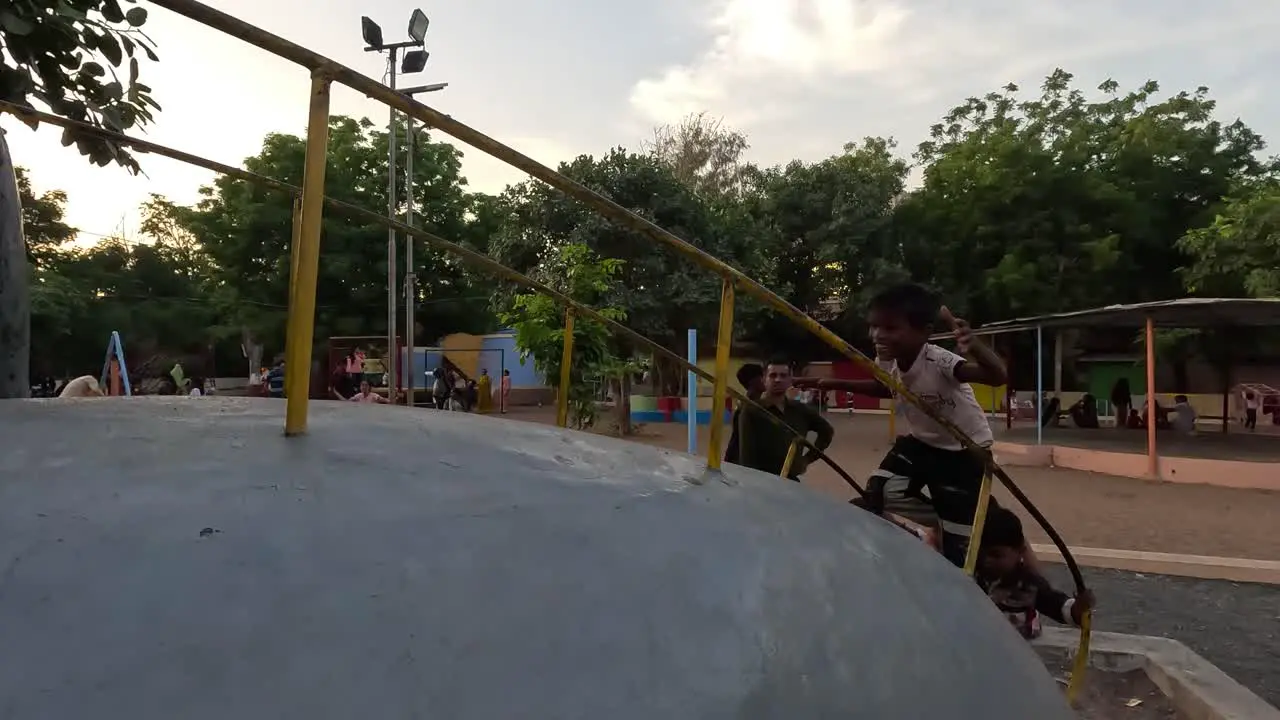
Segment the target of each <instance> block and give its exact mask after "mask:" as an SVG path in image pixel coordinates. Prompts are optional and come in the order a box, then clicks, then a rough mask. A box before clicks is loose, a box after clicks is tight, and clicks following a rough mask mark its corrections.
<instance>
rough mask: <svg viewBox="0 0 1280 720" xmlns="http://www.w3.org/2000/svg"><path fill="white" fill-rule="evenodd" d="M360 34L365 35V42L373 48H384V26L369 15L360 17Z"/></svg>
mask: <svg viewBox="0 0 1280 720" xmlns="http://www.w3.org/2000/svg"><path fill="white" fill-rule="evenodd" d="M360 34H361V35H362V36H364V44H365V45H366V46H368V47H369V49H371V50H381V49H382V28H381V27H379V26H378V23H376V22H374V21H373V20H371V19H369V16H368V15H364V16H362V17H361V18H360Z"/></svg>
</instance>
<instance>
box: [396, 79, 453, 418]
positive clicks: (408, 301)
mask: <svg viewBox="0 0 1280 720" xmlns="http://www.w3.org/2000/svg"><path fill="white" fill-rule="evenodd" d="M427 55H428V56H430V53H427ZM447 87H449V83H431V84H430V85H417V86H415V87H411V88H405V89H404V90H401V91H400V92H401V94H403V95H407V96H409V97H413V96H414V95H417V94H419V93H429V92H437V91H439V90H443V89H445V88H447ZM407 122H408V129H407V131H406V132H405V140H406V142H405V145H407V146H408V147H406V148H405V159H404V188H405V210H404V224H405V225H408V226H409V227H413V149H414V145H415V143H416V142H417V139H418V136H417V134H415V133H414V131H413V118H412V117H410V118H407ZM404 264H405V272H404V356H405V366H406V367H407V368H408V369H407V370H406V371H405V381H404V386H405V392H406V393H408V398H409V399H408V400H407V403H408V404H409V406H410V407H412V406H413V400H414V395H413V381H414V376H415V375H417V371H416V370H415V368H414V365H413V341H414V338H413V335H414V333H415V332H416V330H417V322H416V319H417V312H416V309H417V300H418V275H417V273H415V272H414V271H413V267H414V265H413V236H412V235H410V236H409V237H407V238H405V239H404Z"/></svg>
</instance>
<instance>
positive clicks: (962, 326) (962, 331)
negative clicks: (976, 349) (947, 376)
mask: <svg viewBox="0 0 1280 720" xmlns="http://www.w3.org/2000/svg"><path fill="white" fill-rule="evenodd" d="M938 317H939V318H941V320H942V322H943V324H944V325H946V327H949V328H951V330H952V331H953V332H954V333H955V334H956V349H957V350H959V351H960V354H961V355H968V354H969V348H970V346H971V345H972V344H973V329H972V328H970V327H969V323H968V322H967V321H965V320H962V319H961V318H958V317H956V316H955V315H952V314H951V310H950V308H948V307H947V306H946V305H943V306H942V308H941V309H940V310H939V311H938Z"/></svg>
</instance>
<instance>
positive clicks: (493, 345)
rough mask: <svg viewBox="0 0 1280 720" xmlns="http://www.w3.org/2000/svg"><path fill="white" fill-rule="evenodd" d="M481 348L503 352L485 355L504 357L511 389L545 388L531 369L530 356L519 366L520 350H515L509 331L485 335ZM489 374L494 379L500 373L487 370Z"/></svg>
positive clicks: (513, 335) (543, 383)
mask: <svg viewBox="0 0 1280 720" xmlns="http://www.w3.org/2000/svg"><path fill="white" fill-rule="evenodd" d="M482 347H484V349H485V350H498V349H502V350H504V351H505V352H503V353H486V355H489V356H490V357H496V356H497V355H499V354H501V355H502V356H504V357H505V359H506V366H507V369H508V370H510V371H511V387H513V388H541V387H546V386H547V384H546V383H545V382H544V381H543V379H542V376H540V375H539V374H538V373H537V371H536V370H534V369H533V356H532V355H530V356H529V357H528V358H526V359H525V362H524V364H523V365H521V364H520V350H519V349H517V348H516V337H515V334H514V333H513V332H512V331H511V330H499V331H498V332H496V333H494V334H492V335H485V336H484V342H483V345H482ZM489 374H490V375H493V376H495V377H496V376H499V375H501V374H502V373H501V372H500V371H498V370H497V369H495V368H489Z"/></svg>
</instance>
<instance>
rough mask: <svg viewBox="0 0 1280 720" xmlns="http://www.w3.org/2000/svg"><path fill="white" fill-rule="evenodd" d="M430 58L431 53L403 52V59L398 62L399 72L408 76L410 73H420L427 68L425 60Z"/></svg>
mask: <svg viewBox="0 0 1280 720" xmlns="http://www.w3.org/2000/svg"><path fill="white" fill-rule="evenodd" d="M429 57H431V53H429V52H427V51H426V50H409V51H407V52H405V54H404V59H403V60H401V61H400V72H402V73H404V74H406V75H408V74H410V73H420V72H422V70H423V68H425V67H426V66H427V58H429Z"/></svg>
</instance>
